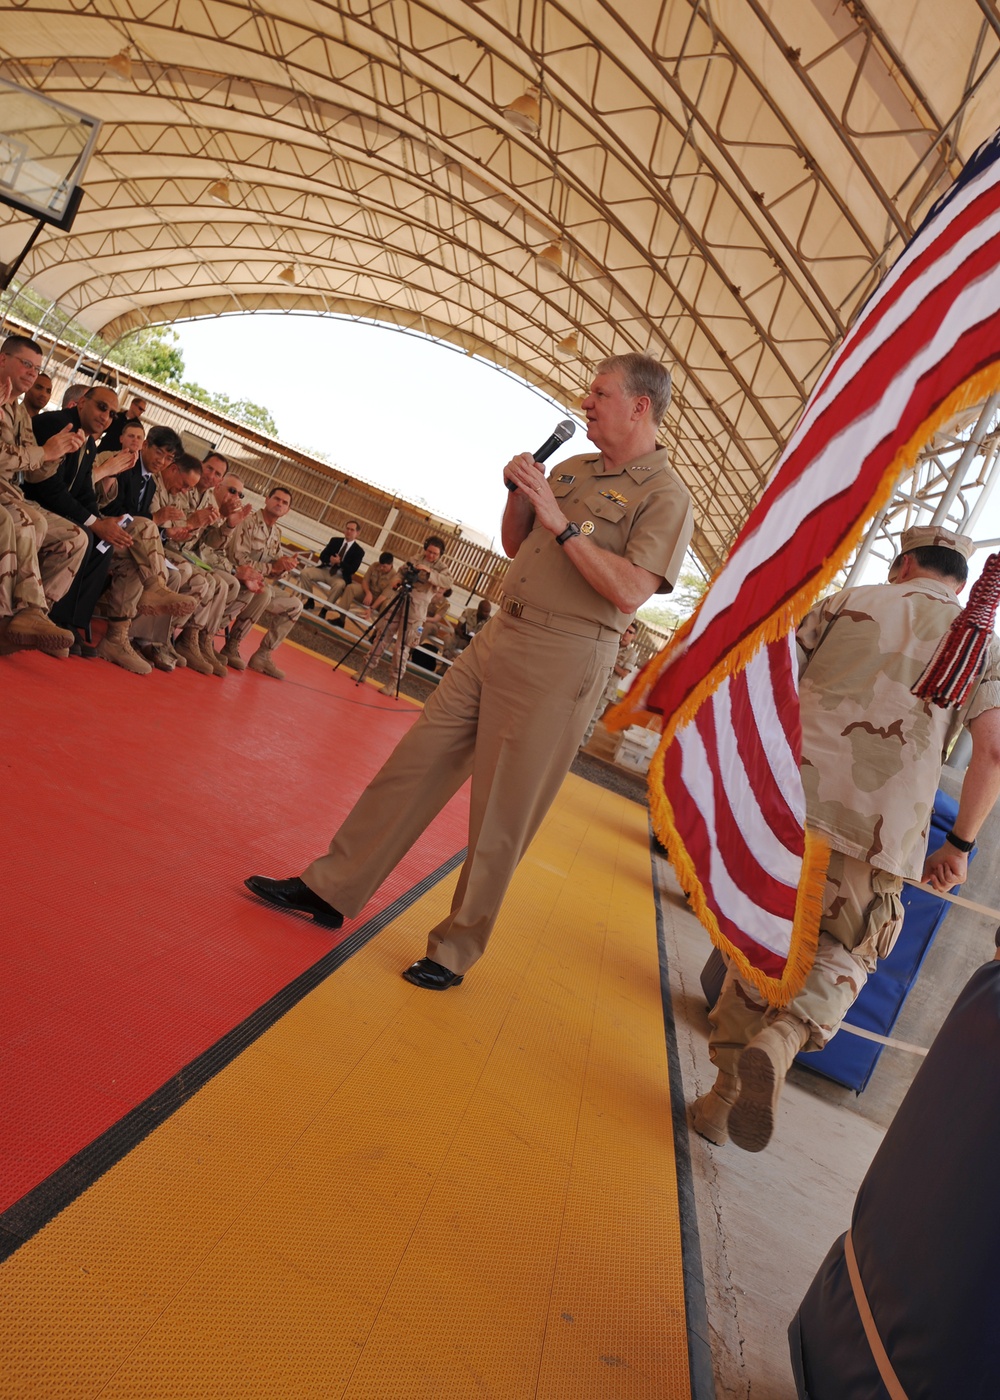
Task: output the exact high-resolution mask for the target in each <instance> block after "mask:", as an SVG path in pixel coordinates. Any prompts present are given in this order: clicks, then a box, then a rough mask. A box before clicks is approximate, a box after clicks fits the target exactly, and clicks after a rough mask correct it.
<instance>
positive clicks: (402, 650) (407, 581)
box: [332, 572, 414, 700]
mask: <svg viewBox="0 0 1000 1400" xmlns="http://www.w3.org/2000/svg"><path fill="white" fill-rule="evenodd" d="M413 583H414V580H413V579H412V578H408V577H407V576H406V573H405V572H404V574H403V581H402V583H401V584H400V585H399V590H398V592H397V593H396V596H395V598H393V600H392V602H391V603H390V604H389V606H388V607H387V608H386V610H385V612H383V613H382V614H381V615H380V616H379V617H377V618H375V620H374V622H370V623H369V624H368V626H367V627H366V628H365V630H364V631H363V632H362V633H361V636H360V637H359V638H358V639H357V641H356V642H352V644H351V645H350V646H349V647H348V648H347V650H346V651H345V652H344V654H343V656H342V657H341V658H340V660H339V661H338V662H337V663H336V665H335V666H334V667H333V668H332V669H333V670H334V671H339V670H340V668H341V666H343V664H344V662H345V661H346V660H347V658H348V657H349V656H352V655H353V654H354V652H356V651H357V649H358V647H359V646H360V645H361V643H362V642H366V641H368V640H369V638H370V639H371V645H370V647H369V649H368V655H367V656H366V657H365V660H364V664H363V665H362V667H361V669H360V671H358V672H357V674H356V675H355V677H354V684H355V685H360V684H361V683H362V681H363V680H364V679H365V677H366V676H367V674H368V672H369V671H370V670H371V669H372V667H373V666H374V665H375V664H376V662H377V660H378V658H377V656H376V654H375V653H376V652H377V651H378V650H379V649H380V647H381V643H382V639H383V638H384V637H386V636H388V635H389V634H390V633H391V632H392V630H393V624H394V622H395V623H396V624H398V626H399V627H400V628H401V629H402V630H401V632H400V634H399V660H398V661H397V663H396V684H395V687H394V690H393V695H394V698H395V699H397V700H398V699H399V686H400V682H401V681H402V679H403V658H404V656H405V655H406V635H407V633H408V631H409V629H410V595H411V594H412V592H413Z"/></svg>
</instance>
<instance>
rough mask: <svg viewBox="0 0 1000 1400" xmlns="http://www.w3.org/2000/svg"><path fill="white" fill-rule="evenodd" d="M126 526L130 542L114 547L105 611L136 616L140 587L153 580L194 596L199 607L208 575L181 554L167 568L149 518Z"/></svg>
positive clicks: (208, 589) (208, 587) (207, 586)
mask: <svg viewBox="0 0 1000 1400" xmlns="http://www.w3.org/2000/svg"><path fill="white" fill-rule="evenodd" d="M128 528H129V534H130V535H131V536H132V543H131V545H129V546H128V548H123V547H120V546H118V545H116V546H115V553H114V558H113V560H112V561H111V569H110V571H109V575H108V580H109V581H108V587H107V590H106V592H105V594H104V602H103V607H104V612H105V614H106V615H107V616H108V617H111V618H119V619H124V618H132V617H135V615H136V611H137V609H138V607H139V600H140V598H141V597H142V592H143V589H144V588H146V587H148V586H149V584H150V583H153V582H156V583H160V584H162V585H163V587H164V588H170V589H172V590H173V591H174V592H176V593H184V594H186V595H189V596H191V597H194V598H196V599H197V601H198V607H199V609H201V608H202V606H203V605H204V603H205V601H206V599H207V598H208V596H209V594H210V592H211V591H212V586H211V584H210V583H209V577H210V575H208V574H205V573H203V572H202V570H201V569H196V568H195V567H194V565H192V564H189V563H188V562H187V560H186V559H184V558H183V557H180V556H178V559H176V560H175V559H172V560H171V561H170V562H171V564H175V565H176V568H171V569H169V570H168V569H167V561H166V556H165V554H164V552H163V542H162V540H161V539H160V532H159V530H158V529H157V528H156V526H155V525H154V524H153V522H152V521H151V520H147V519H146V518H145V517H143V516H137V517H136V519H135V520H133V521H132V524H131V525H130V526H129V527H128ZM195 575H197V577H195Z"/></svg>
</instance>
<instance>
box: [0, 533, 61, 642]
mask: <svg viewBox="0 0 1000 1400" xmlns="http://www.w3.org/2000/svg"><path fill="white" fill-rule="evenodd" d="M33 540H34V536H33V534H32V532H31V531H30V530H24V531H19V530H17V529H15V526H14V518H13V516H12V515H11V513H10V511H8V510H5V509H4V508H3V506H0V656H9V655H10V653H11V652H13V651H19V650H25V649H28V648H32V647H34V648H38V649H39V650H42V651H50V652H55V651H63V650H65V649H66V648H68V647H69V646H70V645H71V644H72V642H73V640H74V638H73V634H72V632H63V631H61V629H60V628H58V627H55V626H54V625H53V624H52V623H50V622H49V620H48V618H47V617H46V616H45V613H44V611H43V610H42V609H41V607H40V604H39V602H38V599H39V598H40V597H43V595H42V592H41V580H40V579H38V578H37V571H35V570H34V561H33V557H31V558H29V557H25V549H26V546H27V544H28V542H29V541H31V542H33ZM39 618H40V619H41V620H42V621H43V622H44V623H45V628H44V629H42V628H40V627H39V626H38V620H39Z"/></svg>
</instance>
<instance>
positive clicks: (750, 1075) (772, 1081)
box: [729, 1012, 809, 1152]
mask: <svg viewBox="0 0 1000 1400" xmlns="http://www.w3.org/2000/svg"><path fill="white" fill-rule="evenodd" d="M808 1040H809V1027H808V1026H807V1025H806V1024H805V1022H804V1021H800V1020H799V1019H798V1017H797V1016H792V1015H790V1014H789V1013H787V1012H782V1013H781V1015H779V1016H777V1017H776V1018H775V1019H774V1020H773V1021H772V1022H771V1024H770V1025H769V1026H766V1027H765V1028H764V1030H762V1031H760V1032H759V1033H758V1034H757V1035H755V1036H754V1038H753V1040H751V1042H750V1044H749V1045H748V1046H747V1048H746V1049H745V1050H744V1051H743V1054H742V1055H741V1056H740V1067H739V1068H740V1092H739V1097H738V1098H737V1100H736V1103H735V1104H734V1105H733V1109H732V1112H731V1113H730V1115H729V1136H730V1137H731V1138H732V1140H733V1142H735V1144H736V1146H737V1147H742V1148H743V1150H744V1152H762V1151H763V1150H764V1148H765V1147H766V1146H767V1144H768V1143H769V1142H770V1141H771V1134H772V1133H773V1132H774V1121H775V1114H776V1113H777V1109H778V1099H779V1097H780V1096H781V1088H782V1085H783V1084H784V1082H785V1076H786V1074H787V1073H788V1071H789V1069H791V1066H792V1061H793V1060H794V1059H795V1056H796V1055H797V1054H798V1053H799V1051H800V1050H801V1049H802V1048H803V1046H804V1045H806V1043H807V1042H808Z"/></svg>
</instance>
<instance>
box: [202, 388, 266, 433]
mask: <svg viewBox="0 0 1000 1400" xmlns="http://www.w3.org/2000/svg"><path fill="white" fill-rule="evenodd" d="M180 391H181V393H182V394H187V396H188V398H189V399H194V400H195V402H196V403H203V404H204V405H205V407H206V408H211V409H213V410H214V411H215V412H216V413H221V414H222V415H223V416H224V417H226V418H232V419H233V420H234V421H235V422H237V423H242V424H244V426H245V427H247V428H253V430H254V432H257V433H263V434H264V435H265V437H277V436H278V425H277V423H275V421H274V419H273V418H272V417H271V414H270V411H269V410H268V409H266V408H264V406H263V405H262V404H259V403H254V402H253V400H252V399H231V398H230V397H229V395H228V394H220V393H217V392H215V391H214V390H211V389H203V388H202V386H201V385H200V384H190V383H186V384H182V385H181V386H180Z"/></svg>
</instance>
